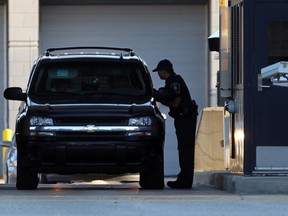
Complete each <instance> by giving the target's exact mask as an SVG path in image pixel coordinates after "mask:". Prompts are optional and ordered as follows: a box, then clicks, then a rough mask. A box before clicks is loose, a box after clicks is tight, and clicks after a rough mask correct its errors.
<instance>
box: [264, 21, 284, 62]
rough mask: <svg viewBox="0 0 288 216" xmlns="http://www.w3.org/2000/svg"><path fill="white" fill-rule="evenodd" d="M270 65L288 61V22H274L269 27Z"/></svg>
mask: <svg viewBox="0 0 288 216" xmlns="http://www.w3.org/2000/svg"><path fill="white" fill-rule="evenodd" d="M268 61H269V64H273V63H277V62H279V61H288V21H274V22H270V23H269V27H268Z"/></svg>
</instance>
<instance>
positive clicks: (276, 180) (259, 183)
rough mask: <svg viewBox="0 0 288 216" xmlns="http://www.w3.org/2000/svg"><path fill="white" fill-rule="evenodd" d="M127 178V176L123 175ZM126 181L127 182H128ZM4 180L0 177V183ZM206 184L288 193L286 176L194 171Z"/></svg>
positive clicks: (133, 177) (230, 189) (170, 178)
mask: <svg viewBox="0 0 288 216" xmlns="http://www.w3.org/2000/svg"><path fill="white" fill-rule="evenodd" d="M125 178H127V176H126V177H125ZM128 178H129V181H133V182H136V181H138V176H137V175H131V176H130V177H128ZM175 178H176V177H175V176H166V177H165V182H167V181H173V180H175ZM111 181H112V182H114V181H115V182H116V181H119V182H122V181H123V177H121V176H120V177H115V178H112V179H109V182H110V183H111ZM129 181H128V182H129ZM2 184H3V185H4V180H3V179H0V185H2ZM199 185H207V186H212V187H214V188H217V189H219V190H223V191H227V192H230V193H234V194H288V176H284V175H283V176H243V175H237V174H233V173H230V172H225V171H223V172H219V171H215V172H212V171H211V172H195V175H194V187H198V186H199Z"/></svg>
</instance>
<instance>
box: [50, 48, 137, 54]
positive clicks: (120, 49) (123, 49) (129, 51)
mask: <svg viewBox="0 0 288 216" xmlns="http://www.w3.org/2000/svg"><path fill="white" fill-rule="evenodd" d="M85 49H86V50H87V49H91V50H92V49H93V50H117V51H124V52H128V53H129V54H130V55H131V56H134V55H135V53H134V51H133V50H132V49H130V48H118V47H90V46H87V47H85V46H83V47H59V48H49V49H47V50H46V51H45V55H46V56H49V55H50V53H51V52H54V51H61V50H63V51H64V50H85Z"/></svg>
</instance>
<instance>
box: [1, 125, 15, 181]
mask: <svg viewBox="0 0 288 216" xmlns="http://www.w3.org/2000/svg"><path fill="white" fill-rule="evenodd" d="M12 139H13V133H12V130H11V129H10V128H6V129H4V130H3V131H2V140H3V141H10V142H11V141H12ZM6 151H7V147H3V148H2V161H1V167H2V166H3V165H4V163H3V162H4V161H3V160H4V157H5V154H6ZM0 152H1V151H0ZM0 177H3V173H0Z"/></svg>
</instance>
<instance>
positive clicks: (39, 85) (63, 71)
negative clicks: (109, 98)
mask: <svg viewBox="0 0 288 216" xmlns="http://www.w3.org/2000/svg"><path fill="white" fill-rule="evenodd" d="M34 79H36V81H35V80H34V81H32V83H34V85H33V86H31V88H30V90H29V94H30V95H38V94H42V93H49V94H50V93H51V94H52V95H53V94H54V93H67V94H69V93H71V95H73V93H74V94H79V95H85V94H115V95H127V96H130V95H131V96H143V95H147V94H149V91H150V89H146V86H147V82H148V78H147V74H146V73H145V71H144V68H142V67H141V66H140V65H139V64H137V63H132V62H125V63H123V62H113V61H109V62H103V61H101V62H97V61H83V60H82V61H81V62H77V61H76V62H75V61H64V62H45V63H42V64H41V65H40V67H39V68H38V69H37V71H36V74H35V75H34ZM148 86H149V85H148Z"/></svg>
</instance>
